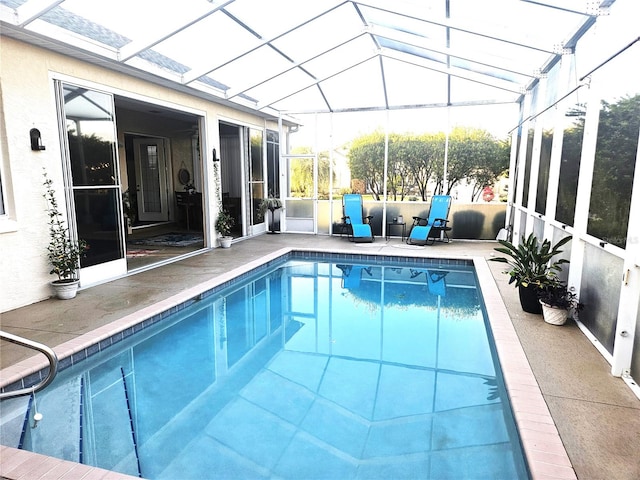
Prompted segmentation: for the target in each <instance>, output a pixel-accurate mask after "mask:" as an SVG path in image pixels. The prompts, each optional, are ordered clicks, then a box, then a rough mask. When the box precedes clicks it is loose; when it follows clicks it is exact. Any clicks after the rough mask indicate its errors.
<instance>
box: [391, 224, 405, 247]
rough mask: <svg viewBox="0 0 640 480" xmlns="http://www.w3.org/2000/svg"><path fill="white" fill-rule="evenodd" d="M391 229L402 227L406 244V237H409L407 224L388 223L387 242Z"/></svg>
mask: <svg viewBox="0 0 640 480" xmlns="http://www.w3.org/2000/svg"><path fill="white" fill-rule="evenodd" d="M391 227H402V241H403V242H404V237H406V235H407V223H406V222H403V223H399V222H387V238H386V239H387V240H389V233H390V232H389V231H390V230H391Z"/></svg>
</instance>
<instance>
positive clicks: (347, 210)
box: [342, 193, 374, 242]
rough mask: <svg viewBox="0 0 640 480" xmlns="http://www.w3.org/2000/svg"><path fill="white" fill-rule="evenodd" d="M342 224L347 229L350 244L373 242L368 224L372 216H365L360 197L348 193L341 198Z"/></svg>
mask: <svg viewBox="0 0 640 480" xmlns="http://www.w3.org/2000/svg"><path fill="white" fill-rule="evenodd" d="M342 212H343V215H344V216H343V217H342V222H343V225H344V226H345V227H346V229H347V236H348V238H349V240H350V241H352V242H373V241H374V238H373V233H372V231H371V225H369V222H370V221H371V219H372V218H373V216H371V215H369V216H365V215H364V211H363V205H362V195H360V194H357V193H348V194H346V195H344V196H343V197H342Z"/></svg>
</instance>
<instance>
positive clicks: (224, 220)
mask: <svg viewBox="0 0 640 480" xmlns="http://www.w3.org/2000/svg"><path fill="white" fill-rule="evenodd" d="M235 224H236V221H235V220H234V218H233V217H232V216H231V214H230V213H229V212H228V211H227V210H225V209H224V208H223V209H222V210H220V212H219V213H218V218H217V219H216V225H215V226H216V231H217V232H218V233H219V234H220V235H222V236H223V237H227V236H229V234H230V233H231V229H232V228H233V227H234V225H235Z"/></svg>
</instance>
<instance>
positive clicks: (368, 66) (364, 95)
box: [320, 58, 386, 110]
mask: <svg viewBox="0 0 640 480" xmlns="http://www.w3.org/2000/svg"><path fill="white" fill-rule="evenodd" d="M320 87H321V88H322V91H323V93H324V95H325V96H326V98H327V99H328V101H329V106H330V107H331V109H336V110H346V109H366V108H384V107H385V106H386V101H385V97H384V89H383V83H382V76H381V75H380V60H379V59H378V58H373V59H371V60H367V61H366V62H363V63H361V64H359V65H356V66H355V67H353V68H350V69H349V70H346V71H344V72H342V73H340V74H338V75H336V76H333V77H331V78H329V79H327V80H325V81H323V82H322V84H321V85H320Z"/></svg>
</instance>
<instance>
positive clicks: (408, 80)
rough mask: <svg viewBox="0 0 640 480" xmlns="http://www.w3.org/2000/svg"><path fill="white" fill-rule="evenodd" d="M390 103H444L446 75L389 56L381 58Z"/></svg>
mask: <svg viewBox="0 0 640 480" xmlns="http://www.w3.org/2000/svg"><path fill="white" fill-rule="evenodd" d="M383 66H384V73H385V79H386V87H387V92H388V96H389V103H390V105H435V104H444V103H445V102H443V101H442V100H443V99H444V98H446V97H447V77H446V76H445V75H442V74H440V73H438V72H434V71H433V70H429V69H427V68H414V67H413V66H412V65H409V64H407V63H406V62H402V61H398V60H395V59H391V58H384V60H383Z"/></svg>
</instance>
